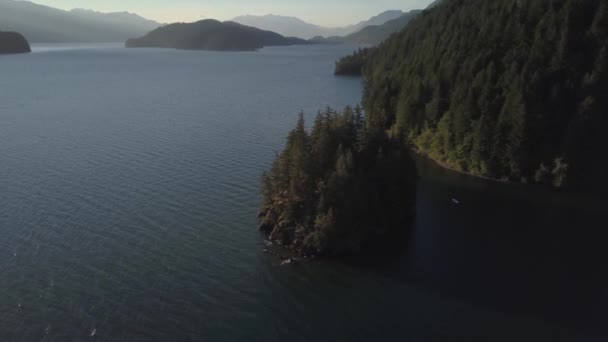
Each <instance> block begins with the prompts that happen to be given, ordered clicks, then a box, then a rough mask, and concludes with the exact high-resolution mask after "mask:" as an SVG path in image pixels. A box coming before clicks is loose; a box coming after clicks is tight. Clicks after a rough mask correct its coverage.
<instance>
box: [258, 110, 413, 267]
mask: <svg viewBox="0 0 608 342" xmlns="http://www.w3.org/2000/svg"><path fill="white" fill-rule="evenodd" d="M403 146H404V145H403V143H402V142H401V141H398V139H397V138H389V137H388V136H387V135H386V134H385V133H384V131H383V130H376V129H374V128H373V127H370V126H367V125H365V124H364V119H363V115H362V112H361V110H360V109H358V108H356V109H354V110H353V109H351V108H348V107H347V108H346V109H345V110H344V111H343V112H342V113H338V112H336V111H334V110H332V109H329V108H328V109H327V110H325V111H324V112H319V114H318V115H317V117H316V119H315V122H314V124H313V127H312V130H311V131H310V132H308V131H307V130H306V129H305V127H304V119H303V118H302V115H300V119H299V120H298V123H297V126H296V128H295V129H294V130H293V131H291V133H289V136H288V138H287V144H286V146H285V149H284V150H283V151H282V152H281V153H280V154H279V155H278V156H277V158H276V160H275V162H274V164H273V166H272V168H271V170H270V171H269V172H268V173H267V174H265V175H264V176H263V182H262V189H263V197H264V199H263V209H262V212H261V213H260V218H261V226H260V230H261V231H262V232H264V233H265V234H267V235H268V236H269V239H270V240H272V241H277V242H279V243H281V244H283V245H285V246H287V247H289V248H291V249H293V250H294V251H296V252H298V253H300V254H301V255H315V256H316V255H321V256H344V255H355V254H358V253H361V252H364V251H366V252H369V251H370V250H375V249H376V248H379V249H384V248H387V243H388V242H393V243H395V244H398V245H401V246H403V245H404V239H405V237H406V236H407V233H408V232H409V227H410V224H411V220H412V217H413V209H414V202H415V184H416V169H415V166H414V163H413V161H412V159H411V158H410V156H409V155H408V151H407V150H406V149H405V148H404V147H403ZM389 249H390V248H389Z"/></svg>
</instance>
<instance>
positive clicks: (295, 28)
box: [231, 10, 404, 39]
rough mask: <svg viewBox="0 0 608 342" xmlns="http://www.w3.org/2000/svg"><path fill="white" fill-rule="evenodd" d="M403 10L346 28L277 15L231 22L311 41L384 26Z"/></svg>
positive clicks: (256, 16) (387, 12) (386, 12)
mask: <svg viewBox="0 0 608 342" xmlns="http://www.w3.org/2000/svg"><path fill="white" fill-rule="evenodd" d="M403 14H404V12H403V11H401V10H388V11H384V12H382V13H380V14H377V15H375V16H373V17H371V18H369V19H367V20H362V21H360V22H358V23H356V24H352V25H347V26H344V27H325V26H321V25H315V24H312V23H309V22H307V21H305V20H303V19H301V18H298V17H292V16H282V15H275V14H266V15H242V16H238V17H235V18H233V19H231V21H234V22H237V23H240V24H242V25H247V26H252V27H257V28H259V29H262V30H269V31H273V32H277V33H279V34H282V35H286V36H294V37H298V38H302V39H311V38H313V37H316V36H322V37H331V36H346V35H349V34H351V33H354V32H357V31H359V30H361V29H362V28H364V27H367V26H371V25H382V24H384V23H386V22H387V21H390V20H393V19H396V18H398V17H400V16H401V15H403Z"/></svg>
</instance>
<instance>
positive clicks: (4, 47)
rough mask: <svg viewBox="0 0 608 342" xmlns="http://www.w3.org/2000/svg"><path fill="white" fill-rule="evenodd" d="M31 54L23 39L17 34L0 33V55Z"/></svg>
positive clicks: (27, 44)
mask: <svg viewBox="0 0 608 342" xmlns="http://www.w3.org/2000/svg"><path fill="white" fill-rule="evenodd" d="M29 52H32V49H31V48H30V44H29V43H28V42H27V40H26V39H25V37H23V35H21V34H20V33H17V32H1V31H0V54H18V53H29Z"/></svg>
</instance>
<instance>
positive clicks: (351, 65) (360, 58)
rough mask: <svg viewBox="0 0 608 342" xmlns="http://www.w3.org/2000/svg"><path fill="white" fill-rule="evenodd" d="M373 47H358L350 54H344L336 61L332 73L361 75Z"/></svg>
mask: <svg viewBox="0 0 608 342" xmlns="http://www.w3.org/2000/svg"><path fill="white" fill-rule="evenodd" d="M372 52H373V48H359V49H358V50H356V51H355V52H353V54H352V55H348V56H344V57H342V58H340V60H338V61H336V69H335V71H334V75H342V76H361V75H362V74H363V67H364V66H365V65H366V64H367V60H368V58H369V56H370V55H371V54H372Z"/></svg>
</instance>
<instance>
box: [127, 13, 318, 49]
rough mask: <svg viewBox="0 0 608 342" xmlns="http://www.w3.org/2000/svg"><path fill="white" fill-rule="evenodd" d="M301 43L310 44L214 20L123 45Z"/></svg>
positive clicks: (239, 46)
mask: <svg viewBox="0 0 608 342" xmlns="http://www.w3.org/2000/svg"><path fill="white" fill-rule="evenodd" d="M303 44H310V43H309V42H308V41H306V40H303V39H300V38H292V37H284V36H282V35H280V34H278V33H275V32H271V31H264V30H260V29H258V28H255V27H250V26H245V25H241V24H238V23H235V22H231V21H228V22H220V21H217V20H213V19H207V20H201V21H198V22H195V23H190V24H184V23H179V24H171V25H167V26H163V27H160V28H157V29H155V30H154V31H152V32H150V33H148V34H146V35H145V36H143V37H141V38H135V39H129V40H128V41H127V42H126V46H127V47H131V48H141V47H156V48H173V49H181V50H223V51H250V50H256V49H260V48H263V47H265V46H284V45H303Z"/></svg>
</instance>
